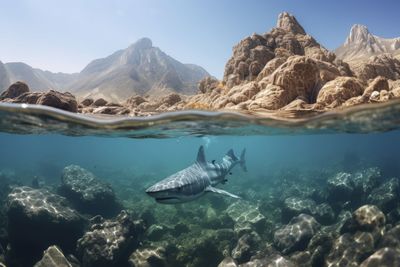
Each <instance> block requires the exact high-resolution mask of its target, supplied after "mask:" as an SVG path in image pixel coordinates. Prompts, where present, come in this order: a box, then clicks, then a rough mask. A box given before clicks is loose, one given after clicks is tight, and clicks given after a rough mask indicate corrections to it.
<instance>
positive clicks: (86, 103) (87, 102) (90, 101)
mask: <svg viewBox="0 0 400 267" xmlns="http://www.w3.org/2000/svg"><path fill="white" fill-rule="evenodd" d="M93 102H94V100H93V98H85V99H83V100H82V102H81V105H82V106H84V107H88V106H90V105H91V104H93Z"/></svg>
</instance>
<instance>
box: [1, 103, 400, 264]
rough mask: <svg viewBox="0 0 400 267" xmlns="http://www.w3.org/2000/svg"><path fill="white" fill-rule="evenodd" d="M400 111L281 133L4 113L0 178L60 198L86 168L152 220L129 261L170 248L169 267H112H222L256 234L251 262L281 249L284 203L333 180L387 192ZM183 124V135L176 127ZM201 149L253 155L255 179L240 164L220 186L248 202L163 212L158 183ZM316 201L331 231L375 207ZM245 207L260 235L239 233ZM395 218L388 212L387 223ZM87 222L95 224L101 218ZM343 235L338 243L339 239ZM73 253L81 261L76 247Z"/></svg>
mask: <svg viewBox="0 0 400 267" xmlns="http://www.w3.org/2000/svg"><path fill="white" fill-rule="evenodd" d="M397 109H398V107H397V106H394V107H393V106H391V107H390V108H387V107H386V108H385V109H380V110H381V112H376V110H372V111H371V110H370V111H365V110H364V111H362V112H361V113H360V112H358V113H356V114H355V115H354V114H353V115H351V114H350V115H349V114H344V115H342V116H341V117H340V116H339V115H337V114H336V115H334V116H331V117H328V118H327V119H318V120H314V122H312V121H311V122H310V123H308V124H307V123H306V122H301V124H298V122H295V123H297V124H295V123H294V122H290V123H293V124H290V123H288V122H285V123H283V122H276V121H275V122H273V123H272V124H273V125H274V127H273V126H268V125H264V124H262V123H259V122H257V123H254V122H251V123H250V121H247V123H246V121H243V120H242V119H241V121H239V122H238V121H237V120H225V121H224V120H221V119H219V120H213V119H210V120H209V121H208V119H204V118H202V120H201V121H200V122H199V121H198V120H197V119H193V120H192V121H191V119H192V118H191V117H189V119H185V120H181V121H180V122H179V123H178V124H176V120H174V119H172V120H170V119H168V121H166V122H162V123H161V124H157V123H155V124H156V125H157V126H156V127H154V123H153V124H151V125H150V127H149V125H147V126H148V127H147V128H146V127H144V128H140V129H135V127H133V128H132V125H128V126H126V127H123V126H121V125H119V126H118V127H117V128H118V129H112V127H108V128H106V127H103V126H98V125H97V127H95V126H93V125H92V126H88V124H82V123H81V122H79V121H68V120H69V119H68V118H66V117H63V116H61V118H60V117H57V116H58V115H57V116H56V115H54V114H56V113H54V114H52V115H51V114H50V115H49V114H47V115H46V116H44V115H35V116H31V115H29V114H28V115H26V114H27V113H24V112H25V111H24V112H22V113H18V112H15V110H14V111H12V112H11V113H10V111H9V110H8V111H7V110H6V111H4V110H3V114H2V115H3V117H2V121H1V123H0V125H2V128H1V131H2V133H0V175H1V176H0V179H3V180H4V179H6V180H7V181H11V184H12V186H11V187H12V188H14V187H18V186H22V185H25V186H30V187H32V186H33V181H37V180H40V188H46V189H47V190H50V191H52V192H54V193H56V194H58V190H57V188H58V187H59V186H60V184H61V177H62V172H63V169H64V168H65V167H66V166H69V165H72V164H73V165H79V166H80V167H82V168H84V169H86V170H88V171H90V172H92V173H93V174H94V175H95V176H96V177H97V179H99V180H100V181H102V182H106V183H108V184H109V185H110V186H111V188H112V189H113V191H114V192H115V194H116V198H117V199H118V201H119V202H120V203H121V204H122V207H123V209H125V210H127V211H128V212H129V213H130V214H131V216H132V217H134V218H135V219H141V220H143V221H144V224H145V227H144V228H143V233H142V235H141V237H140V244H139V245H138V246H136V248H135V249H131V251H128V252H126V253H128V254H129V255H131V254H132V253H134V252H135V251H139V252H140V251H141V250H145V249H147V248H155V247H162V248H163V249H164V250H163V251H164V252H163V253H164V254H163V256H161V258H162V264H164V265H156V264H155V265H154V264H153V265H132V264H133V263H132V261H131V263H130V265H129V264H128V265H126V264H125V263H126V262H125V263H124V264H122V263H121V262H119V263H115V264H114V265H108V266H217V265H218V264H219V263H220V262H221V261H222V260H223V259H224V258H229V257H233V254H234V253H233V251H234V249H235V247H236V246H237V243H238V240H239V238H240V237H241V236H243V234H244V233H247V232H256V235H258V236H259V239H258V241H257V244H256V245H254V244H253V245H254V247H255V248H254V250H252V251H251V253H250V252H249V253H250V254H251V255H250V256H256V255H258V254H260V253H261V254H262V253H263V251H265V250H266V248H265V247H268V246H272V247H274V238H273V236H274V232H275V231H276V230H277V229H278V228H279V227H282V226H284V225H285V224H286V223H287V221H285V220H283V219H282V215H281V213H282V205H283V204H282V203H283V202H284V201H285V198H289V197H298V198H313V196H312V195H310V194H308V195H307V193H306V192H307V191H312V190H317V191H318V190H320V191H321V192H322V193H321V194H323V192H325V191H324V190H325V189H326V187H327V186H326V183H327V180H328V179H330V178H331V177H332V176H334V175H335V174H337V173H339V172H348V173H351V174H352V173H356V172H357V171H363V170H366V169H368V168H371V167H377V168H378V169H379V170H380V178H379V179H381V180H380V181H379V184H383V183H385V182H386V181H387V180H388V179H389V178H392V177H396V178H397V177H400V162H399V159H400V130H398V124H397V122H398V119H399V116H398V114H397V113H396V112H397ZM33 113H34V112H33ZM33 113H31V114H33ZM371 114H375V115H373V116H372V115H371ZM52 116H53V117H52ZM338 116H339V117H338ZM355 118H356V119H355ZM269 123H271V122H269ZM274 123H275V124H274ZM279 123H281V124H280V125H278V124H279ZM109 125H110V124H108V126H109ZM177 125H179V127H180V128H174V127H175V126H177ZM327 125H328V126H329V127H327ZM102 127H103V128H102ZM152 127H153V128H152ZM135 131H140V134H137V132H135ZM208 133H209V134H208ZM130 137H134V138H130ZM144 137H147V138H144ZM156 137H160V138H156ZM161 137H162V138H161ZM166 137H167V138H166ZM201 145H203V146H204V147H205V154H206V158H207V160H208V161H212V160H216V161H217V162H218V161H220V160H221V159H222V157H223V156H224V155H225V153H226V152H227V151H228V150H229V149H231V148H232V149H233V150H234V151H235V153H236V154H237V155H239V153H240V151H241V150H242V149H243V148H246V150H247V154H246V161H247V168H248V172H243V171H242V170H241V169H240V168H239V167H238V166H236V167H235V168H234V169H233V170H232V175H229V176H228V177H227V178H228V181H227V183H226V184H223V185H222V184H221V185H218V188H221V189H224V190H226V191H228V192H231V193H233V194H236V195H238V196H240V197H241V199H240V200H236V199H232V198H229V197H227V196H222V195H218V194H215V193H207V194H205V195H204V196H202V197H201V198H199V199H196V200H194V201H192V202H188V203H184V204H177V205H165V204H159V203H156V202H155V200H154V199H152V198H151V197H149V196H148V195H147V194H146V193H145V190H146V188H148V187H149V186H151V185H152V184H154V183H156V182H158V181H160V180H162V179H163V178H165V177H167V176H169V175H171V174H173V173H175V172H177V171H179V170H181V169H183V168H185V167H187V166H189V165H191V164H193V163H194V162H195V159H196V154H197V150H198V148H199V146H201ZM376 187H378V185H376ZM293 188H297V189H296V190H293ZM2 197H3V201H4V205H3V209H2V210H3V213H1V214H0V215H1V216H2V224H1V225H0V228H1V231H2V233H4V234H3V235H2V236H1V238H0V244H1V245H2V246H3V248H5V247H7V245H8V242H10V240H9V237H7V229H8V226H7V197H6V196H4V195H3V196H2ZM314 199H317V198H314ZM318 199H319V198H318ZM398 199H400V198H398ZM398 199H397V200H396V207H398V202H399V201H398ZM315 201H316V202H317V204H320V203H328V204H330V205H331V206H332V208H333V210H334V217H335V219H334V220H333V221H332V222H330V223H328V224H327V223H325V224H324V225H325V226H326V227H328V228H326V229H331V228H329V227H330V225H336V224H337V223H339V221H340V220H339V214H341V213H342V212H343V211H349V212H353V211H354V210H355V209H357V208H358V207H359V206H361V204H368V203H367V202H368V201H366V202H365V203H359V202H357V201H355V202H354V201H353V200H352V201H353V202H354V203H356V202H357V205H358V206H355V205H356V204H354V205H352V204H351V203H350V204H348V203H347V202H346V201H343V203H342V202H341V204H340V205H338V204H337V203H331V202H329V201H327V200H321V199H319V200H315ZM360 201H361V200H360ZM239 202H240V203H246V205H249V206H248V207H252V208H256V209H257V210H258V212H259V213H260V214H261V215H262V216H263V217H265V221H264V222H263V224H262V225H261V226H260V225H258V224H257V225H253V226H251V227H254V228H251V229H250V230H246V231H242V230H240V229H239V230H238V226H237V222H235V218H233V217H232V215H229V214H230V213H229V210H230V209H231V207H232V205H235V203H239ZM350 202H351V201H350ZM346 203H347V204H346ZM389 212H390V211H385V213H386V214H385V215H386V216H387V217H388V218H389ZM227 213H228V215H229V216H231V218H228V217H229V216H228V217H227ZM83 215H84V216H87V218H90V217H92V216H94V215H95V214H89V215H88V214H83ZM239 215H240V214H239ZM239 215H235V216H239ZM227 218H228V219H227ZM111 219H112V218H111ZM387 221H388V223H390V224H391V225H395V224H396V223H397V222H398V221H396V219H391V221H390V220H389V219H387ZM155 226H157V227H158V226H160V227H161V228H163V229H164V232H163V231H161V232H160V233H159V235H156V237H154V236H152V235H150V234H149V229H151V227H153V228H154V227H155ZM325 226H324V227H325ZM145 229H147V230H145ZM168 229H169V230H168ZM171 229H175V230H171ZM177 229H178V230H177ZM221 231H222V232H221ZM223 231H228V232H229V233H230V234H229V235H228V237H226V236H225V235H224V234H221V233H225V232H223ZM330 231H332V232H335V231H334V230H330ZM335 233H336V235H337V237H339V236H340V233H339V232H335ZM224 236H225V237H224ZM137 238H138V239H139V237H137ZM224 238H225V239H224ZM216 239H217V240H216ZM210 242H211V243H210ZM11 243H12V242H11ZM207 244H208V245H207ZM349 246H351V245H349ZM269 249H270V248H269ZM274 249H275V250H278V249H277V248H274ZM304 249H305V248H303V250H304ZM65 250H66V253H70V254H74V255H75V256H76V258H77V260H78V261H82V258H80V256H79V253H75V250H74V249H72V250H71V249H65ZM275 250H274V251H275ZM268 251H270V250H268ZM300 251H302V250H300ZM373 252H374V251H370V252H369V254H368V253H367V254H368V255H371V254H372V253H373ZM20 253H21V252H20ZM329 253H333V252H329V251H327V252H326V255H325V257H329ZM5 254H7V253H5ZM22 254H23V253H22ZM280 254H282V255H283V257H285V258H286V259H288V260H291V261H295V260H296V258H293V257H294V256H293V255H292V254H285V253H280ZM235 255H236V254H235ZM368 255H367V256H368ZM250 256H244V258H243V257H242V258H240V259H239V260H237V259H235V260H236V261H237V263H238V264H239V263H245V262H248V261H250V258H251V257H250ZM29 257H32V258H29V259H28V260H27V261H26V262H30V263H29V264H31V263H32V262H36V261H37V260H39V259H40V257H39V258H38V255H34V256H32V255H30V256H29ZM131 257H132V256H131ZM5 258H6V259H7V256H6V257H5ZM10 258H11V260H10ZM365 258H366V257H365V255H364V258H363V259H365ZM0 260H1V258H0ZM14 260H15V259H14ZM8 261H9V262H11V264H10V266H29V264H25V265H24V264H22V265H19V264H17V263H15V262H14V261H13V260H12V256H8ZM121 264H122V265H121ZM83 266H95V265H90V264H86V265H83ZM221 266H222V265H221ZM249 266H252V265H249ZM273 266H278V265H273ZM288 266H290V265H288ZM295 266H296V265H295ZM299 266H300V265H299ZM301 266H311V265H307V264H305V265H301ZM312 266H318V264H317V265H315V264H314V265H312ZM321 266H323V265H321Z"/></svg>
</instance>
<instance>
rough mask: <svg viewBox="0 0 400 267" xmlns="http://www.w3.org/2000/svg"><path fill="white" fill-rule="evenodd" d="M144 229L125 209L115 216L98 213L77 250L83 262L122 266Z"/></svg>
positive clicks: (103, 266) (87, 266) (86, 265)
mask: <svg viewBox="0 0 400 267" xmlns="http://www.w3.org/2000/svg"><path fill="white" fill-rule="evenodd" d="M143 232H144V228H143V223H142V222H141V221H133V220H132V219H131V218H130V216H129V214H128V213H127V212H125V211H122V212H121V213H120V214H119V215H118V216H117V217H116V218H115V219H113V220H104V219H103V218H102V217H101V216H96V217H95V218H93V219H92V225H91V226H90V229H89V231H87V232H86V233H85V234H84V235H83V237H82V238H80V239H79V240H78V244H77V249H76V250H77V253H78V254H79V256H80V258H81V259H82V266H83V267H92V266H93V267H94V266H96V267H106V266H121V264H122V263H124V262H127V261H128V257H129V254H130V253H131V252H132V251H133V250H134V249H135V248H136V247H137V246H138V244H139V242H140V236H141V235H142V233H143Z"/></svg>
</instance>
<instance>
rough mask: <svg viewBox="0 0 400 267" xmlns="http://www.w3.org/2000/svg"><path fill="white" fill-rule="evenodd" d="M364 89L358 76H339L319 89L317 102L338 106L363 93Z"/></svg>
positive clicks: (323, 104)
mask: <svg viewBox="0 0 400 267" xmlns="http://www.w3.org/2000/svg"><path fill="white" fill-rule="evenodd" d="M363 91H364V88H363V85H362V83H361V82H360V81H359V80H358V79H357V78H352V77H337V78H336V79H334V80H332V81H330V82H327V83H326V84H325V85H324V86H323V87H322V88H321V89H320V90H319V93H318V96H317V103H318V104H320V105H322V106H324V107H326V106H329V107H332V108H334V107H338V106H340V105H342V104H343V103H344V102H346V100H348V99H350V98H352V97H355V96H360V95H362V93H363Z"/></svg>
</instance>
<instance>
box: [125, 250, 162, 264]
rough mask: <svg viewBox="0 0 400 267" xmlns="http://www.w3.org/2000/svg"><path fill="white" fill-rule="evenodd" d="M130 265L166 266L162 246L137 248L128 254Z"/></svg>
mask: <svg viewBox="0 0 400 267" xmlns="http://www.w3.org/2000/svg"><path fill="white" fill-rule="evenodd" d="M129 264H130V266H131V267H166V266H168V265H167V260H166V255H165V248H164V247H146V248H138V249H136V250H135V251H134V252H133V253H132V254H131V255H130V256H129Z"/></svg>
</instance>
